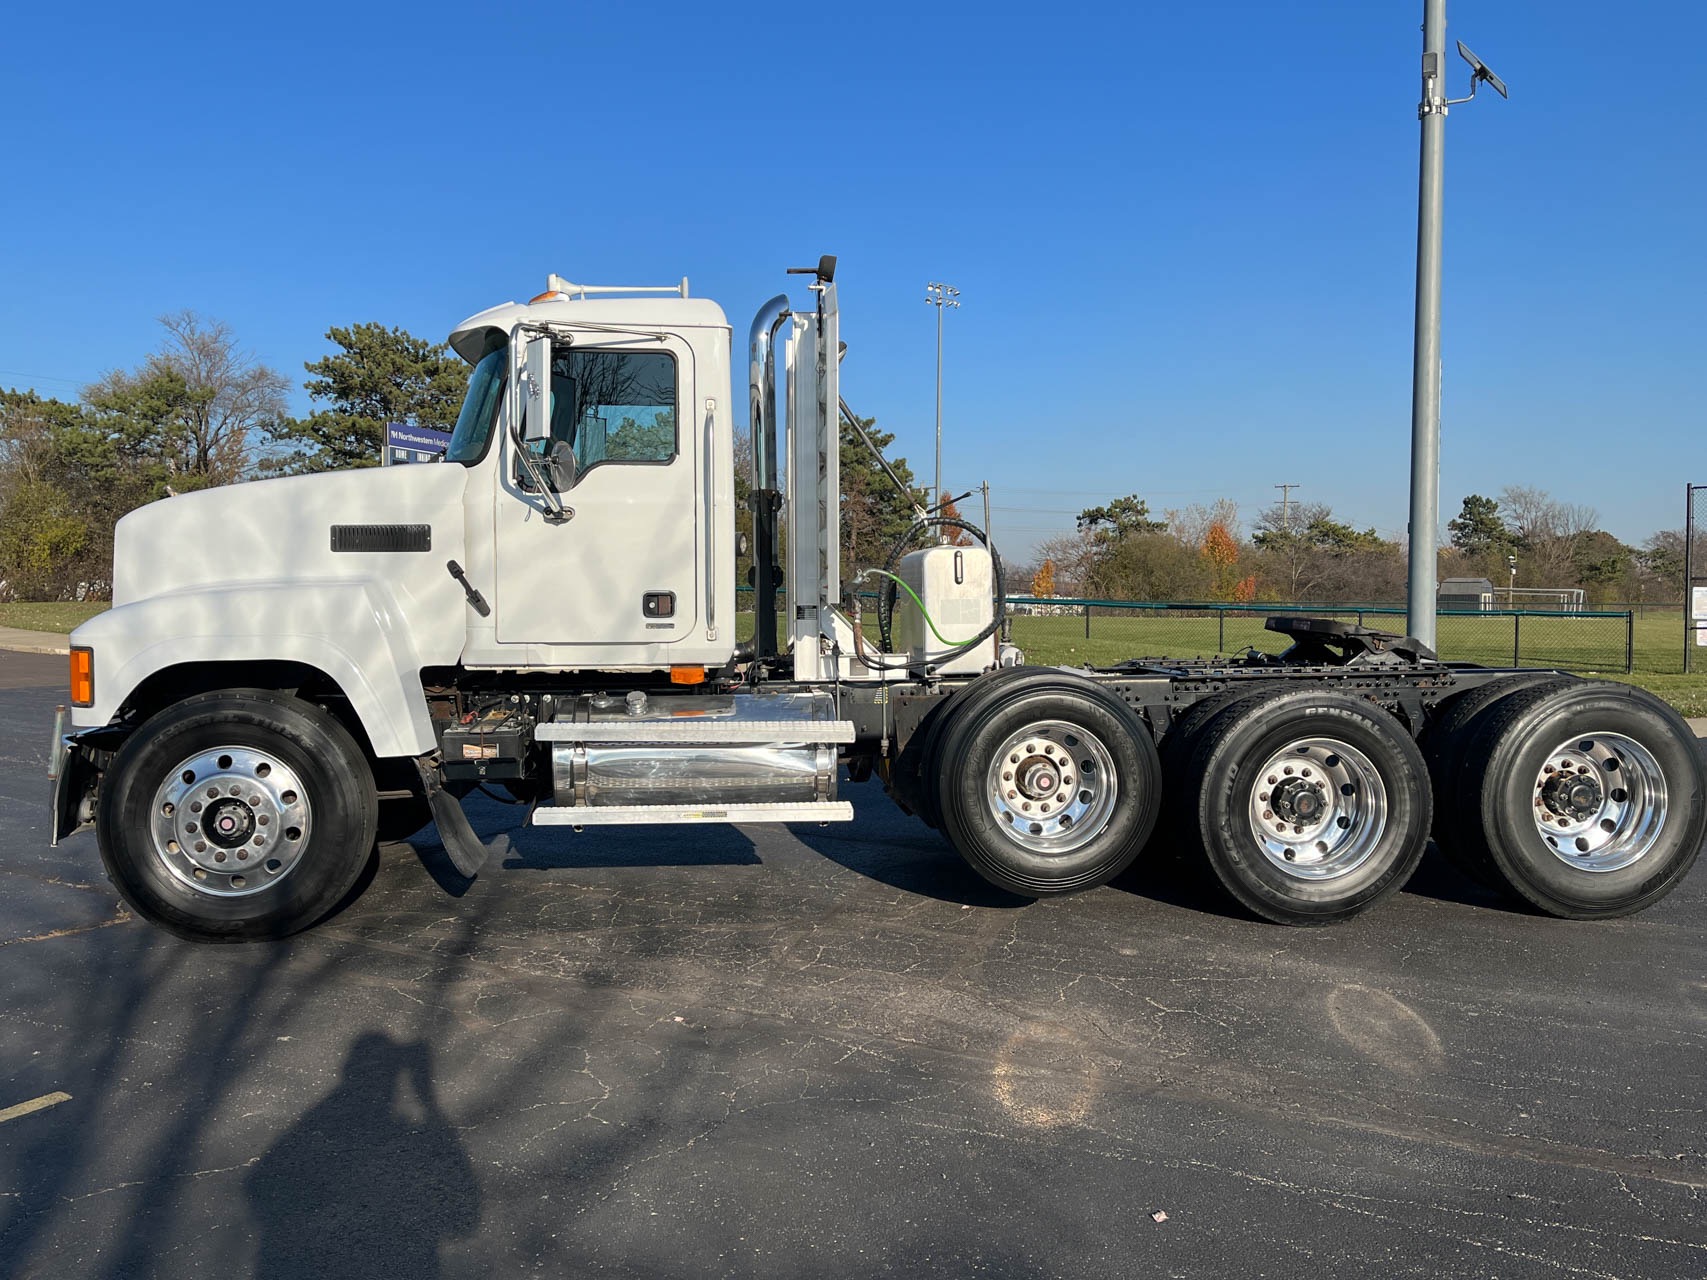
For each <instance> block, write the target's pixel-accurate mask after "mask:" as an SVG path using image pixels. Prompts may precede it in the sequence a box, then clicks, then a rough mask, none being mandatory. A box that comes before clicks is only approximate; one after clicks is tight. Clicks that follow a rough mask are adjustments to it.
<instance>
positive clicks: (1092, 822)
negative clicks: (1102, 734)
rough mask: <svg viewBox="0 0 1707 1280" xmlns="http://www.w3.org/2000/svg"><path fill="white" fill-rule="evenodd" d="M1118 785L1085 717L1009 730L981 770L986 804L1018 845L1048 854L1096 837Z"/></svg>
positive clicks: (1069, 849)
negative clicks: (1081, 722) (1083, 720)
mask: <svg viewBox="0 0 1707 1280" xmlns="http://www.w3.org/2000/svg"><path fill="white" fill-rule="evenodd" d="M1119 791H1120V780H1119V778H1117V777H1116V776H1115V771H1114V755H1113V753H1112V752H1110V751H1109V749H1108V747H1107V746H1105V745H1104V744H1103V741H1102V739H1100V738H1098V737H1097V736H1096V735H1095V734H1094V733H1089V732H1087V731H1086V730H1085V728H1084V727H1083V726H1082V725H1076V724H1068V723H1067V722H1066V721H1064V720H1045V721H1041V722H1039V723H1037V724H1033V725H1028V726H1026V727H1025V728H1024V729H1022V730H1020V731H1019V732H1018V733H1015V734H1011V735H1010V736H1009V737H1008V739H1007V741H1005V742H1004V743H1002V746H1001V749H1000V750H999V751H997V752H996V754H995V756H994V757H993V759H992V760H991V762H990V767H989V769H988V770H987V772H986V774H985V786H984V794H985V798H986V800H987V802H988V804H989V807H990V812H991V814H992V815H994V817H995V818H996V820H997V822H999V823H1000V824H1001V826H1002V829H1003V830H1004V831H1006V832H1007V835H1008V838H1009V839H1010V840H1012V841H1013V842H1014V843H1015V844H1017V845H1019V846H1020V847H1021V848H1023V849H1025V850H1027V851H1029V852H1031V853H1040V854H1045V855H1048V856H1052V857H1059V856H1060V855H1062V854H1068V853H1073V852H1075V851H1076V850H1078V849H1081V848H1083V847H1084V846H1085V845H1087V844H1089V843H1090V842H1091V841H1092V840H1094V839H1095V838H1096V837H1097V836H1098V835H1099V834H1100V833H1101V832H1102V831H1103V830H1104V829H1105V828H1106V827H1107V826H1108V823H1109V819H1110V818H1112V817H1113V816H1114V805H1115V800H1116V798H1117V796H1118V795H1119Z"/></svg>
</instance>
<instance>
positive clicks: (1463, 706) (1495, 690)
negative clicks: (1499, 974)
mask: <svg viewBox="0 0 1707 1280" xmlns="http://www.w3.org/2000/svg"><path fill="white" fill-rule="evenodd" d="M1574 682H1575V677H1573V676H1562V675H1560V674H1558V673H1557V672H1554V671H1537V672H1534V673H1533V674H1529V675H1516V676H1508V677H1506V678H1504V679H1501V680H1490V681H1489V682H1488V683H1487V684H1483V685H1478V686H1476V687H1475V688H1474V689H1469V690H1466V691H1465V692H1463V693H1459V694H1454V695H1453V696H1452V697H1451V698H1449V699H1448V700H1447V701H1446V703H1445V704H1444V705H1443V706H1442V707H1441V708H1440V710H1439V711H1438V712H1437V713H1436V715H1435V717H1434V718H1433V719H1432V720H1431V721H1430V722H1429V725H1428V727H1427V728H1426V729H1425V730H1424V731H1423V736H1422V742H1421V744H1420V745H1421V747H1422V753H1423V759H1424V760H1426V761H1427V762H1428V776H1429V784H1430V786H1431V787H1432V788H1433V791H1434V842H1435V844H1436V845H1437V846H1438V847H1439V848H1440V851H1441V852H1442V853H1443V854H1445V855H1446V858H1447V860H1448V861H1449V862H1451V863H1452V864H1453V865H1454V866H1455V867H1457V868H1458V869H1459V870H1460V871H1462V872H1463V873H1464V874H1465V875H1467V876H1469V877H1470V878H1471V879H1473V880H1476V881H1479V882H1480V883H1482V884H1484V885H1486V886H1487V887H1489V888H1491V889H1497V890H1501V891H1503V890H1504V889H1505V882H1504V880H1503V879H1502V878H1501V876H1500V874H1499V872H1498V871H1497V870H1495V868H1494V867H1493V865H1492V864H1491V863H1489V862H1488V860H1487V857H1486V853H1485V850H1484V849H1483V847H1482V844H1481V842H1480V841H1479V840H1477V839H1476V838H1475V837H1474V836H1470V835H1467V834H1466V833H1465V830H1466V827H1467V826H1468V827H1473V826H1474V824H1475V823H1476V821H1477V817H1478V815H1477V814H1476V813H1475V811H1474V809H1473V808H1472V807H1471V806H1466V805H1463V804H1460V803H1459V797H1460V794H1461V793H1462V790H1463V788H1462V787H1461V785H1460V778H1461V775H1462V772H1463V769H1464V753H1465V752H1466V751H1467V750H1468V748H1469V745H1470V741H1471V739H1472V738H1474V737H1475V733H1476V722H1477V720H1478V719H1479V718H1480V717H1481V715H1482V714H1483V713H1484V712H1485V711H1487V710H1488V708H1489V707H1491V706H1493V705H1494V704H1495V703H1496V702H1498V701H1500V699H1502V698H1504V697H1506V696H1507V695H1508V694H1513V693H1517V692H1519V691H1521V690H1523V689H1533V688H1540V687H1541V686H1543V685H1546V686H1548V687H1550V688H1558V687H1560V686H1562V685H1567V684H1572V683H1574Z"/></svg>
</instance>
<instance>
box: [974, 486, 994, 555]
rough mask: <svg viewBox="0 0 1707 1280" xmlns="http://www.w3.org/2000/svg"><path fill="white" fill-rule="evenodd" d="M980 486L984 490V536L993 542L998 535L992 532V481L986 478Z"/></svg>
mask: <svg viewBox="0 0 1707 1280" xmlns="http://www.w3.org/2000/svg"><path fill="white" fill-rule="evenodd" d="M978 487H979V488H980V489H982V490H983V491H984V536H985V537H986V538H988V539H989V540H990V541H991V542H992V543H993V542H995V540H996V535H995V534H993V533H991V532H990V482H989V481H988V480H986V481H984V483H983V484H981V485H979V486H978Z"/></svg>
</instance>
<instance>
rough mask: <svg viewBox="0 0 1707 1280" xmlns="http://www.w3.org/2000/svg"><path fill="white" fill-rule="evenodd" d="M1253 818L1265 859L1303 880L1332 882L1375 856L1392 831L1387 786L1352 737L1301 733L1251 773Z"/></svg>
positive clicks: (1252, 828)
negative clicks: (1347, 739)
mask: <svg viewBox="0 0 1707 1280" xmlns="http://www.w3.org/2000/svg"><path fill="white" fill-rule="evenodd" d="M1252 779H1253V780H1252V782H1251V783H1250V788H1251V790H1250V806H1249V823H1250V832H1251V836H1252V838H1253V839H1254V840H1255V841H1256V844H1257V847H1258V848H1259V849H1260V850H1261V851H1262V855H1263V857H1265V858H1267V859H1268V861H1269V862H1270V863H1271V864H1272V865H1273V866H1275V867H1278V868H1279V869H1280V870H1282V871H1284V872H1285V873H1286V874H1287V875H1288V876H1291V877H1292V878H1293V879H1297V880H1312V881H1320V880H1332V879H1336V878H1338V877H1340V876H1343V875H1349V874H1350V873H1351V872H1353V871H1355V870H1357V868H1358V867H1360V866H1362V865H1363V864H1364V863H1365V862H1366V861H1368V859H1369V857H1370V855H1372V854H1373V853H1374V852H1375V849H1376V846H1377V845H1378V844H1379V843H1380V841H1381V837H1382V835H1383V834H1384V833H1385V832H1386V830H1387V814H1388V801H1387V788H1386V785H1385V784H1384V783H1383V782H1382V781H1381V775H1380V773H1379V772H1378V771H1377V770H1376V768H1375V765H1374V762H1373V761H1371V760H1370V758H1369V757H1368V756H1366V755H1365V754H1364V753H1363V752H1362V751H1360V750H1358V749H1357V748H1356V747H1354V746H1352V745H1351V744H1350V743H1347V742H1341V741H1338V740H1336V739H1333V738H1299V739H1297V740H1295V741H1293V742H1291V743H1288V744H1287V745H1286V746H1284V747H1282V748H1281V749H1280V750H1279V751H1277V752H1275V753H1274V754H1273V755H1272V756H1270V757H1269V758H1268V760H1267V761H1266V762H1265V763H1264V764H1263V765H1262V767H1261V768H1260V769H1257V770H1256V771H1255V773H1254V774H1253V775H1252Z"/></svg>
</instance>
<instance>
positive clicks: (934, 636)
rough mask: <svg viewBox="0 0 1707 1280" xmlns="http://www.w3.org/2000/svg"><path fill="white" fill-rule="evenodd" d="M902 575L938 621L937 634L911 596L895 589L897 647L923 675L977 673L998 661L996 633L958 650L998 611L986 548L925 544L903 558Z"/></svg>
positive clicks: (998, 638) (895, 637)
mask: <svg viewBox="0 0 1707 1280" xmlns="http://www.w3.org/2000/svg"><path fill="white" fill-rule="evenodd" d="M900 578H901V581H903V582H905V583H906V584H907V585H908V586H909V587H911V588H912V589H913V591H914V592H915V593H917V595H918V597H919V600H920V601H922V602H923V604H924V608H925V613H927V614H929V615H930V622H932V623H935V624H936V631H935V632H934V633H933V632H932V630H931V627H930V625H929V624H928V623H927V622H926V620H925V618H924V617H923V616H921V615H920V613H919V606H918V604H916V603H915V602H914V600H913V598H912V596H910V595H908V594H907V593H906V592H905V591H897V592H896V598H895V622H894V626H893V629H892V637H893V643H894V645H895V651H896V652H897V653H901V654H905V655H906V656H907V658H908V660H909V662H910V663H911V665H912V666H913V667H914V668H915V669H917V670H918V671H919V672H920V674H923V673H924V669H925V668H926V667H929V668H930V670H931V671H932V672H934V673H935V674H937V675H975V674H976V673H978V672H980V671H983V670H984V669H985V668H987V667H991V666H994V665H996V654H997V645H998V644H999V642H1000V637H999V636H998V635H989V636H985V637H984V639H982V640H980V641H979V642H978V643H977V644H975V645H973V646H971V647H970V648H966V649H959V650H956V649H955V645H958V644H960V643H961V642H963V641H966V640H970V639H971V638H972V637H973V636H975V635H977V634H978V633H979V632H980V631H982V630H983V629H984V628H985V627H987V626H989V625H990V620H991V618H992V617H993V616H994V614H993V612H992V611H993V610H994V608H995V579H994V575H993V574H992V572H991V568H990V553H989V552H988V551H986V550H985V549H984V548H983V547H950V546H937V547H926V548H925V549H924V550H922V551H914V552H911V553H909V554H908V555H906V556H903V557H902V559H901V570H900ZM944 641H947V642H948V643H944Z"/></svg>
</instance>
